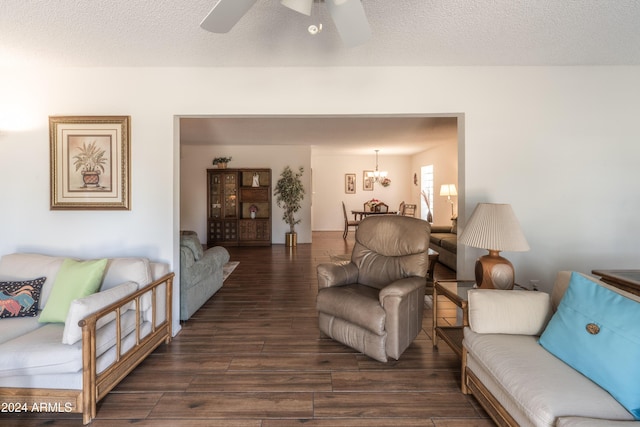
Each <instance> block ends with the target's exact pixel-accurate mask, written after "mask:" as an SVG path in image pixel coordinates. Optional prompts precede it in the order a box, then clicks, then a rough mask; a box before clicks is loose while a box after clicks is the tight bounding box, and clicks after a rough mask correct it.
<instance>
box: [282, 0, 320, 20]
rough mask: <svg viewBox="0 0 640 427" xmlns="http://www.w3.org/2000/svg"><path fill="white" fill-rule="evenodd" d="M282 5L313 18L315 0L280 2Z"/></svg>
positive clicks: (284, 0)
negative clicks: (312, 7) (312, 10)
mask: <svg viewBox="0 0 640 427" xmlns="http://www.w3.org/2000/svg"><path fill="white" fill-rule="evenodd" d="M280 4H281V5H283V6H285V7H288V8H289V9H293V10H295V11H296V12H298V13H302V14H304V15H307V16H311V6H313V0H280Z"/></svg>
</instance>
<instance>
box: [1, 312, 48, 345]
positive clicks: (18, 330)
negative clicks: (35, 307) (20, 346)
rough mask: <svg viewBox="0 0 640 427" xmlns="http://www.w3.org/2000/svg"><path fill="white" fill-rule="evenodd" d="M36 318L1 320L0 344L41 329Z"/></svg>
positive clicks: (40, 324)
mask: <svg viewBox="0 0 640 427" xmlns="http://www.w3.org/2000/svg"><path fill="white" fill-rule="evenodd" d="M42 325H43V324H42V323H40V322H38V318H37V317H12V318H7V319H2V323H1V324H0V326H2V327H0V344H2V343H3V342H5V341H9V340H12V339H14V338H16V337H19V336H20V335H24V334H26V333H28V332H31V331H33V330H35V329H38V328H40V327H42Z"/></svg>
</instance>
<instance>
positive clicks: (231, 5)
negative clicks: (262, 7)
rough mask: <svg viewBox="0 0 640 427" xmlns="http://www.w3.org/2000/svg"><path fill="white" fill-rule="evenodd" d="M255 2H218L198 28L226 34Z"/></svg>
mask: <svg viewBox="0 0 640 427" xmlns="http://www.w3.org/2000/svg"><path fill="white" fill-rule="evenodd" d="M255 2H256V0H218V2H217V3H216V4H215V5H213V8H212V9H211V12H209V14H208V15H207V16H206V18H204V19H203V20H202V22H201V23H200V26H201V27H202V28H204V29H205V30H207V31H211V32H212V33H228V32H229V30H231V28H233V26H234V25H236V23H237V22H238V21H239V20H240V18H242V17H243V16H244V14H245V13H247V12H248V11H249V9H251V6H253V5H254V3H255Z"/></svg>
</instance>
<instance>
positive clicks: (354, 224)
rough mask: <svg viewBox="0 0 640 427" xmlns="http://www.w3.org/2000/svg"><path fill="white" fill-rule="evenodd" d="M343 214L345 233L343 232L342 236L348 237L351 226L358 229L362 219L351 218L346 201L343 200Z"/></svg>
mask: <svg viewBox="0 0 640 427" xmlns="http://www.w3.org/2000/svg"><path fill="white" fill-rule="evenodd" d="M342 214H343V215H344V233H342V238H343V239H346V238H347V234H349V227H353V228H354V229H357V228H358V225H360V221H357V220H353V219H349V217H348V216H347V208H346V207H345V205H344V202H342Z"/></svg>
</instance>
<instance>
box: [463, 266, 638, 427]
mask: <svg viewBox="0 0 640 427" xmlns="http://www.w3.org/2000/svg"><path fill="white" fill-rule="evenodd" d="M582 277H587V278H588V279H590V280H591V281H593V282H595V283H596V284H597V286H602V287H605V288H607V289H611V290H614V291H615V292H616V293H617V294H620V295H623V296H624V297H626V298H628V299H629V300H633V301H635V303H634V302H631V301H627V300H625V301H626V302H630V306H632V310H633V311H635V310H636V308H637V310H640V304H638V302H639V301H640V297H639V296H637V295H633V294H630V293H628V292H625V291H622V290H619V289H616V288H615V287H613V286H611V285H608V284H606V283H603V282H601V281H599V280H598V279H596V278H593V277H589V276H585V275H582ZM570 279H571V272H560V273H559V274H558V276H557V279H556V282H555V285H554V288H553V291H552V293H551V295H549V294H546V293H542V292H528V291H497V290H479V289H478V290H473V291H470V293H469V305H468V308H469V327H466V328H465V330H464V341H463V366H462V368H463V369H462V370H463V377H462V389H463V392H465V393H471V394H473V395H474V396H475V397H476V398H477V400H478V401H479V402H480V404H481V405H482V406H483V407H484V408H485V410H486V411H487V412H488V413H489V415H490V416H491V417H492V418H493V420H494V421H495V422H496V423H497V424H498V425H499V426H565V427H568V426H582V427H587V426H592V427H595V426H627V425H628V426H640V421H634V417H633V415H632V414H631V413H630V412H629V411H627V409H625V407H623V406H622V405H621V404H620V403H619V402H618V401H617V400H616V399H614V398H613V397H612V395H611V394H609V393H608V392H607V391H605V389H603V388H601V387H600V386H599V385H598V384H596V382H593V381H592V380H590V379H589V378H587V376H585V375H583V374H581V373H580V372H579V371H578V370H575V369H574V368H572V367H571V366H570V365H569V364H567V363H565V362H563V361H562V360H561V359H560V358H558V357H556V356H554V355H553V354H552V353H550V352H549V351H547V349H545V347H543V346H542V345H541V344H540V343H539V339H540V335H541V334H544V331H545V330H548V329H549V328H550V327H549V325H550V323H549V319H551V318H552V316H553V314H554V313H555V312H556V310H557V309H558V306H559V304H560V301H561V299H562V297H563V295H564V293H565V291H566V290H567V288H568V286H569V282H570ZM572 286H575V285H572ZM597 286H594V288H597ZM574 289H576V288H574ZM577 289H581V288H580V287H577ZM575 292H578V291H575ZM627 311H628V310H627ZM636 314H637V312H636ZM554 320H557V319H554ZM556 324H557V323H556ZM565 324H566V322H565ZM580 325H582V321H581V322H580ZM635 328H636V330H637V328H638V326H637V325H636V326H635ZM575 329H579V330H580V331H581V332H583V333H584V330H585V329H586V328H584V327H582V326H581V327H580V328H569V329H568V330H569V333H570V334H573V331H574V330H575ZM598 332H599V331H595V334H597V333H598ZM591 333H592V332H591ZM543 342H544V340H543ZM569 347H571V345H570V346H569ZM572 348H577V347H572ZM609 351H610V352H611V353H610V354H613V352H615V351H616V349H615V348H611V349H609ZM585 353H586V354H585ZM591 356H592V354H590V353H588V352H583V353H578V354H577V357H579V358H584V357H586V358H588V357H591ZM636 365H637V361H636ZM599 366H602V364H600V365H599ZM630 368H631V367H630V366H625V367H623V369H628V372H629V374H631V369H630ZM634 369H636V368H634ZM636 372H637V369H636ZM625 375H626V372H625ZM639 387H640V386H639Z"/></svg>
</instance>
